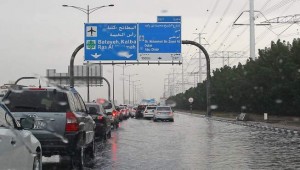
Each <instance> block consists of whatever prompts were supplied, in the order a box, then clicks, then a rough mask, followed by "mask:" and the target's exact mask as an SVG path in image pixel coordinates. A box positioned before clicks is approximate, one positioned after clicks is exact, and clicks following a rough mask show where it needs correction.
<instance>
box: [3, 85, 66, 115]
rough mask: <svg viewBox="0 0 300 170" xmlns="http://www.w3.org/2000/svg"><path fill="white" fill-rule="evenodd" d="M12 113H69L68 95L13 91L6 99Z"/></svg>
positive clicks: (54, 92)
mask: <svg viewBox="0 0 300 170" xmlns="http://www.w3.org/2000/svg"><path fill="white" fill-rule="evenodd" d="M4 102H5V103H6V106H7V107H8V108H9V109H10V111H12V112H67V111H69V110H70V109H69V102H68V97H67V94H66V93H63V92H59V91H56V90H54V91H53V90H51V91H39V90H34V91H27V90H25V91H22V92H14V91H11V92H10V93H9V94H8V96H7V97H6V98H5V99H4Z"/></svg>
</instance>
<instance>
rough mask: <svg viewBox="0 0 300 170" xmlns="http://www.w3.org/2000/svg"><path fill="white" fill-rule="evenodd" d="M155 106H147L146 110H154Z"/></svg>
mask: <svg viewBox="0 0 300 170" xmlns="http://www.w3.org/2000/svg"><path fill="white" fill-rule="evenodd" d="M154 109H156V107H147V110H154Z"/></svg>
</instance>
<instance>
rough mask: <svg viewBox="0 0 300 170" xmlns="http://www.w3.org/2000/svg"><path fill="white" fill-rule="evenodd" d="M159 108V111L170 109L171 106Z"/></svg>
mask: <svg viewBox="0 0 300 170" xmlns="http://www.w3.org/2000/svg"><path fill="white" fill-rule="evenodd" d="M157 110H159V111H170V110H171V108H170V107H157Z"/></svg>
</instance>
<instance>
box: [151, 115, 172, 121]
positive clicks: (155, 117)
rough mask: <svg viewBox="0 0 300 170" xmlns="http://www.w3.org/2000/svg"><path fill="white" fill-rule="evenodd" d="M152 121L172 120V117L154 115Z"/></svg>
mask: <svg viewBox="0 0 300 170" xmlns="http://www.w3.org/2000/svg"><path fill="white" fill-rule="evenodd" d="M153 118H154V119H160V120H172V119H174V116H173V115H164V114H159V115H154V116H153Z"/></svg>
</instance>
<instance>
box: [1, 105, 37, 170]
mask: <svg viewBox="0 0 300 170" xmlns="http://www.w3.org/2000/svg"><path fill="white" fill-rule="evenodd" d="M21 124H22V126H23V127H24V128H33V126H34V119H33V118H29V117H28V118H26V119H23V120H22V121H21ZM22 126H21V125H20V124H19V123H18V122H17V121H16V120H15V118H14V117H13V116H12V114H11V113H10V111H9V110H8V109H7V108H6V106H5V105H3V104H2V103H0V165H1V168H0V169H14V170H18V169H20V170H23V169H34V170H40V169H42V150H41V148H42V147H41V144H40V142H39V141H38V140H37V139H36V138H35V137H34V136H33V135H32V133H31V132H30V131H28V130H24V129H23V127H22Z"/></svg>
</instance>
